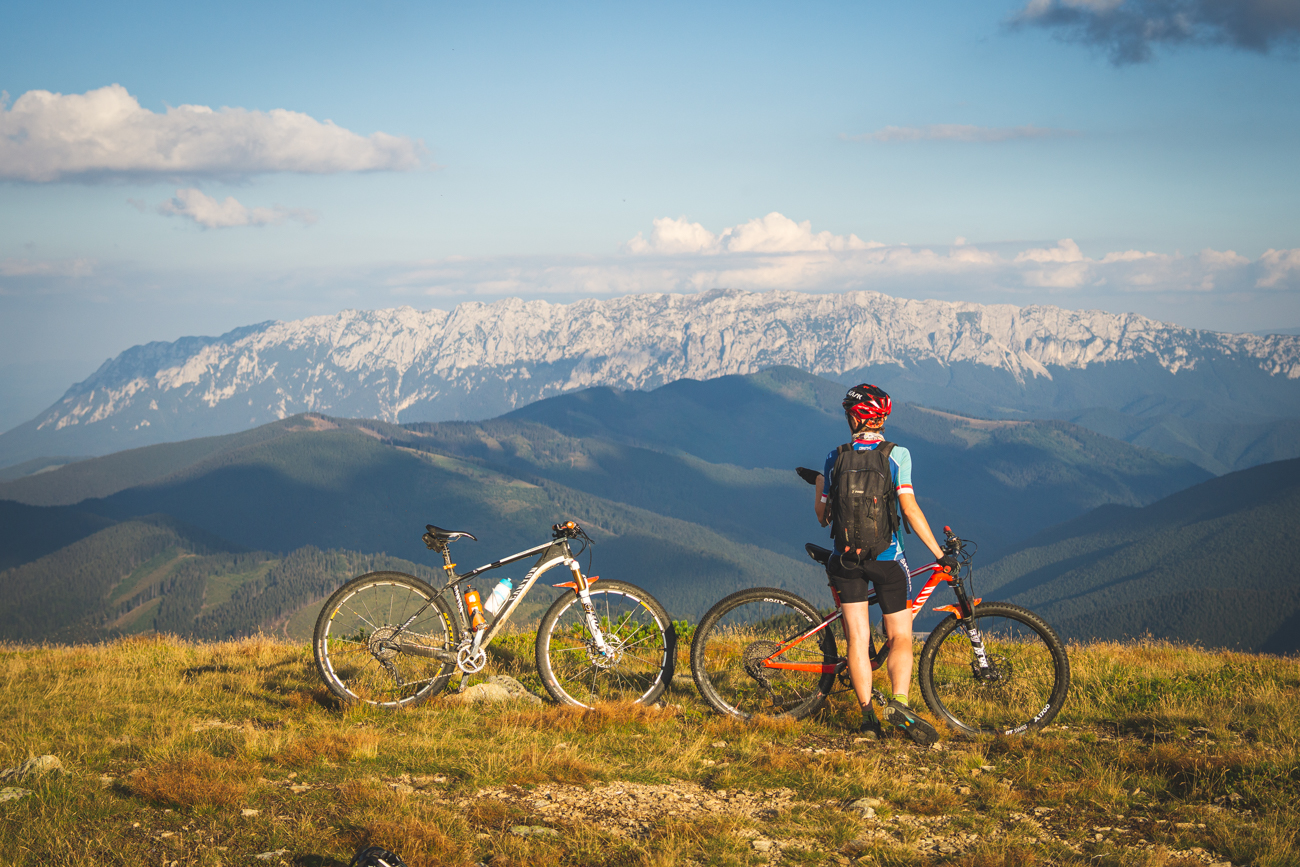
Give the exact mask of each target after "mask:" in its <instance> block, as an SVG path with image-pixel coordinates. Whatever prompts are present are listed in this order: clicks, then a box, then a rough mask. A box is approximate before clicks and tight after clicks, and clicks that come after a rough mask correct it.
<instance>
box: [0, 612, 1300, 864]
mask: <svg viewBox="0 0 1300 867" xmlns="http://www.w3.org/2000/svg"><path fill="white" fill-rule="evenodd" d="M531 646H532V636H531V635H528V634H526V633H521V634H517V635H515V636H510V637H508V640H507V641H506V642H505V643H504V644H503V645H502V646H501V647H500V648H499V649H498V650H497V652H496V653H494V657H495V658H494V661H493V663H492V665H491V666H490V667H489V671H492V670H495V671H496V672H498V673H509V674H512V675H514V676H516V677H518V678H519V679H520V680H521V681H523V682H524V683H525V685H527V686H529V687H530V688H532V689H537V688H538V684H537V683H536V680H535V679H534V675H533V673H532V663H531ZM1071 659H1072V664H1073V669H1074V687H1073V689H1072V693H1071V697H1070V701H1069V702H1068V704H1067V705H1066V707H1065V710H1064V711H1063V713H1062V714H1061V716H1060V717H1059V718H1058V719H1057V720H1056V722H1055V724H1053V726H1051V727H1050V728H1049V730H1047V731H1045V732H1043V733H1041V734H1038V735H1033V736H1029V737H1023V738H1016V739H1010V740H983V741H963V740H958V739H955V738H952V737H948V736H945V738H944V740H942V741H941V744H940V745H939V747H938V748H933V749H930V750H920V749H918V748H916V747H914V746H912V745H911V744H910V743H908V742H905V741H903V740H901V739H899V738H889V739H887V740H886V741H885V742H883V743H881V744H867V743H857V742H855V734H854V732H853V731H852V729H851V727H850V724H851V722H852V721H853V717H854V713H853V712H852V710H851V708H850V707H849V706H848V702H847V701H845V700H844V699H843V697H842V696H841V697H838V698H839V700H838V701H835V700H833V703H832V707H831V709H830V711H829V712H827V713H826V714H824V715H823V716H822V717H821V718H820V719H817V720H812V721H808V722H805V723H800V724H793V725H775V724H766V725H737V724H733V723H730V722H727V721H724V720H722V719H720V718H719V717H717V716H713V715H710V714H707V713H705V712H704V710H703V709H702V707H701V705H700V704H699V701H698V698H697V697H696V696H695V693H694V690H693V688H692V687H691V686H690V684H689V682H684V681H682V680H681V679H679V681H678V682H677V683H675V684H674V687H673V690H672V692H671V693H669V695H668V701H669V706H668V707H666V708H660V709H645V708H637V707H609V708H603V709H600V710H598V711H591V712H576V711H574V710H572V709H567V708H559V707H555V706H552V705H543V706H536V705H530V704H522V703H520V704H511V705H497V706H487V707H485V706H467V705H463V704H460V703H458V702H457V701H455V700H453V699H450V698H449V697H448V696H442V697H439V698H436V699H434V700H433V701H431V702H429V703H428V704H426V705H425V706H424V707H421V708H417V709H414V710H411V711H407V712H401V713H386V712H376V711H373V710H370V709H368V708H347V709H341V708H338V707H337V706H335V704H334V703H333V702H332V701H331V700H330V699H329V698H328V695H327V693H326V692H325V690H324V688H323V686H322V684H321V683H320V681H319V679H318V677H317V675H316V673H315V670H314V667H313V664H312V661H311V657H310V651H309V650H308V648H306V647H304V646H302V645H299V644H291V643H283V642H279V641H275V640H271V639H266V638H255V639H246V640H241V641H230V642H222V643H211V644H205V643H188V642H185V641H182V640H179V639H174V638H166V637H163V638H156V637H151V638H146V637H130V638H125V639H121V640H118V641H115V642H112V643H107V644H98V645H74V646H41V647H36V646H19V645H0V690H2V694H3V696H4V701H2V702H0V767H7V766H13V765H18V764H20V763H21V762H22V761H24V760H25V759H27V758H28V757H29V756H32V755H44V754H53V755H55V756H58V757H59V759H60V760H61V761H62V763H63V765H64V767H65V768H66V769H67V773H66V774H65V775H61V776H48V777H45V778H43V779H41V780H39V781H37V782H24V783H20V784H19V785H22V786H25V787H27V788H29V789H31V790H32V794H30V795H28V796H26V797H23V798H21V799H17V800H9V801H5V802H3V803H0V852H3V853H4V857H3V859H2V860H4V862H5V863H6V864H10V865H14V867H26V865H42V867H44V865H54V864H58V865H64V864H68V865H71V864H78V865H79V864H122V865H146V864H147V865H154V864H164V865H169V867H170V865H176V867H179V865H218V864H221V865H236V864H260V863H269V864H291V865H335V867H341V865H345V864H346V863H347V861H348V858H349V857H350V855H351V853H352V852H353V851H354V850H355V849H356V848H357V847H358V846H360V845H361V844H362V843H363V842H366V841H374V842H376V843H381V844H383V845H386V846H387V847H389V848H391V849H394V850H396V851H398V852H399V853H401V854H402V855H403V856H404V857H405V858H406V860H407V861H408V862H409V863H410V864H411V865H412V867H421V865H467V867H468V865H474V864H480V863H487V864H490V865H492V867H502V865H528V867H546V865H560V864H574V865H577V864H593V865H609V867H619V865H669V864H709V865H715V864H716V865H733V864H734V865H751V864H752V865H759V864H768V863H779V864H849V863H857V864H863V865H874V864H888V865H909V864H939V863H945V864H947V863H950V864H959V865H967V867H977V865H983V867H993V865H1005V867H1009V865H1016V867H1022V865H1034V864H1078V865H1085V864H1087V865H1133V864H1137V865H1150V867H1173V865H1193V864H1210V863H1219V864H1222V863H1224V862H1228V861H1230V862H1231V863H1233V864H1238V865H1240V864H1256V865H1267V867H1281V865H1297V864H1300V854H1297V842H1298V836H1297V835H1298V834H1300V806H1298V805H1300V736H1298V735H1297V732H1300V668H1298V667H1297V664H1296V662H1295V661H1294V660H1288V659H1282V658H1278V657H1266V656H1252V655H1246V654H1239V653H1230V652H1206V651H1201V650H1196V649H1191V648H1187V647H1180V646H1174V645H1169V644H1164V643H1137V644H1093V645H1075V646H1074V647H1072V649H1071ZM679 670H684V669H679ZM3 785H5V786H10V785H14V784H13V783H12V782H5V783H3ZM864 799H874V800H871V801H869V802H868V801H865V800H864ZM868 807H870V810H868V809H867V808H868ZM867 812H873V813H874V815H871V816H867V815H865V813H867ZM521 826H523V827H526V828H528V829H530V830H529V831H527V832H525V834H521V833H518V832H517V830H515V829H519V828H520V827H521ZM539 829H540V830H539ZM268 853H270V854H268ZM258 855H262V856H265V857H264V858H263V860H261V861H258V860H255V859H254V857H253V856H258Z"/></svg>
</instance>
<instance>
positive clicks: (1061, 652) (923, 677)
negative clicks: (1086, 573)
mask: <svg viewBox="0 0 1300 867" xmlns="http://www.w3.org/2000/svg"><path fill="white" fill-rule="evenodd" d="M798 472H799V474H800V476H801V477H802V478H803V479H804V480H805V481H808V482H814V481H815V477H816V475H817V473H816V472H815V471H813V470H809V469H807V468H804V467H800V468H799V470H798ZM943 530H944V537H945V545H944V551H945V552H946V553H949V554H953V555H956V557H957V558H958V566H957V568H956V569H949V568H947V567H944V566H941V565H940V564H939V563H937V562H935V563H930V564H928V565H926V566H922V567H920V568H918V569H912V570H909V573H908V574H909V577H911V578H915V577H919V576H922V575H927V574H928V575H929V580H927V581H926V583H925V585H924V586H923V587H922V588H921V590H920V592H918V593H917V594H916V598H914V599H912V600H911V601H910V603H909V604H910V608H911V611H912V614H913V616H915V615H917V614H919V613H920V612H921V610H922V609H923V608H924V607H925V604H926V602H927V601H928V600H929V598H930V595H931V594H932V593H934V591H935V589H936V588H937V587H938V586H939V585H940V584H943V583H947V584H949V585H950V586H951V587H952V590H953V593H954V594H955V595H956V597H957V601H956V604H950V605H941V606H938V607H937V608H936V610H937V611H944V612H947V613H948V617H946V618H945V619H944V620H943V621H942V622H941V623H939V625H938V626H936V627H935V628H934V630H933V631H931V632H930V634H929V637H928V638H927V639H926V641H925V645H924V647H923V648H922V649H921V655H920V659H919V660H918V664H917V680H918V682H919V684H920V688H921V696H922V698H924V700H925V704H926V706H927V707H929V709H930V711H931V712H932V713H933V714H934V715H935V716H936V717H938V718H939V719H941V720H943V721H944V722H946V723H947V724H948V725H950V726H951V727H953V728H954V729H956V730H957V731H959V732H962V733H965V734H972V735H973V734H980V733H998V734H1004V735H1013V734H1019V733H1022V732H1026V731H1030V730H1033V729H1038V728H1042V727H1043V726H1045V725H1047V724H1048V723H1049V722H1051V720H1052V718H1053V717H1055V716H1056V715H1057V713H1059V712H1060V710H1061V707H1062V706H1063V705H1064V704H1065V698H1066V694H1067V693H1068V691H1069V688H1070V660H1069V658H1068V657H1067V656H1066V653H1065V647H1064V645H1063V644H1062V643H1061V640H1060V638H1058V637H1057V635H1056V632H1055V631H1053V629H1052V627H1051V626H1049V625H1048V624H1047V622H1046V621H1044V620H1043V619H1042V618H1041V617H1039V616H1038V615H1037V614H1034V613H1033V612H1032V611H1029V610H1028V609H1025V608H1022V607H1020V606H1019V605H1012V604H1010V603H1006V602H988V603H986V602H984V601H983V600H982V599H979V598H971V596H970V594H969V593H968V591H967V583H968V582H969V581H970V577H971V559H972V557H973V556H974V554H975V550H977V549H978V546H976V545H975V544H974V543H973V542H968V541H966V540H962V539H959V538H958V537H957V536H955V535H954V534H953V532H952V529H951V528H950V527H944V528H943ZM804 547H805V550H807V552H808V555H809V556H810V557H812V559H813V560H815V561H816V562H818V563H820V564H821V565H822V566H825V565H826V563H827V560H828V559H829V558H830V557H831V555H832V553H833V552H832V551H830V550H829V549H827V548H823V547H821V546H819V545H813V544H811V543H810V544H808V545H805V546H804ZM831 594H832V595H833V597H834V599H835V608H834V610H833V611H832V612H831V613H830V614H828V615H823V614H821V613H820V612H818V610H817V609H816V608H815V607H813V605H812V604H811V603H809V602H807V601H806V600H804V599H803V598H801V597H799V596H797V595H796V594H794V593H791V592H789V591H786V590H778V589H774V588H757V589H751V590H741V591H739V592H737V593H733V594H731V595H730V596H728V597H726V598H725V599H722V600H721V601H719V602H718V603H717V604H716V605H714V606H713V607H712V608H710V609H709V611H708V612H707V613H706V614H705V615H704V617H703V619H701V620H700V624H699V626H698V627H697V628H696V630H695V639H694V640H693V641H692V642H691V674H692V676H693V677H694V679H695V685H696V687H698V689H699V691H700V694H701V695H702V696H703V697H704V700H705V701H706V702H708V704H709V705H710V706H711V707H712V708H713V709H714V710H716V711H717V712H718V713H721V714H724V715H727V716H732V717H736V718H739V719H749V718H751V717H753V716H755V715H758V714H767V715H771V716H776V717H785V718H790V719H803V718H805V717H807V716H810V715H811V714H813V713H816V712H817V711H818V710H820V709H821V708H822V707H823V706H824V705H825V704H826V700H827V697H828V696H829V695H831V694H832V693H833V692H835V691H839V690H851V689H852V683H851V681H850V680H849V674H848V660H847V659H845V658H844V657H842V656H840V655H839V653H838V652H837V650H836V637H835V632H834V630H833V628H832V627H833V625H834V624H835V623H836V621H838V620H839V619H840V618H841V616H842V614H843V612H842V610H841V608H840V597H839V593H838V592H836V590H835V588H834V586H832V587H831ZM867 601H868V602H869V603H870V604H876V594H875V588H874V587H873V588H872V590H871V592H870V594H869V595H868V600H867ZM841 629H842V626H841ZM875 638H876V637H875V635H872V636H870V637H869V639H868V640H869V641H870V645H869V647H870V651H871V668H872V670H873V671H874V670H876V669H878V668H879V667H880V666H881V665H882V664H883V663H884V661H885V658H886V656H887V655H888V650H889V647H888V644H887V643H884V644H882V645H881V647H880V648H877V646H876V640H875ZM837 684H838V690H837ZM872 695H873V698H874V700H875V701H876V702H877V703H878V704H880V705H881V706H884V705H886V704H888V702H889V696H886V695H884V694H883V693H882V692H880V691H879V690H877V689H874V688H873V690H872Z"/></svg>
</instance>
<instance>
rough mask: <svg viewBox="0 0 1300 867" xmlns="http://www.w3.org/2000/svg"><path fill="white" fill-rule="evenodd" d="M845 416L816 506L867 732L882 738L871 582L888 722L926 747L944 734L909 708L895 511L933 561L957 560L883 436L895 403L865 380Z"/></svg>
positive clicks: (904, 587) (906, 587)
mask: <svg viewBox="0 0 1300 867" xmlns="http://www.w3.org/2000/svg"><path fill="white" fill-rule="evenodd" d="M843 406H844V415H845V418H846V419H847V420H848V423H849V430H850V432H851V433H852V440H851V441H850V442H849V443H846V444H844V445H842V446H839V447H838V448H836V449H834V450H832V451H831V453H830V454H829V455H827V456H826V466H825V469H824V470H823V472H822V475H821V477H820V478H819V479H818V484H817V485H816V488H817V491H816V500H815V509H816V512H817V520H818V521H819V522H820V523H821V525H822V526H823V527H825V526H826V525H827V524H830V525H831V535H832V536H833V537H834V538H835V554H834V555H833V556H832V557H831V558H830V561H829V562H828V563H827V566H826V573H827V576H828V577H829V579H830V582H831V586H832V587H834V588H835V589H836V590H837V591H838V592H839V594H840V602H841V604H842V606H843V610H844V633H845V637H846V639H847V641H848V648H847V651H846V654H847V656H848V661H849V675H850V676H851V677H852V679H853V691H854V692H855V693H856V694H857V697H858V701H859V703H860V704H861V705H862V733H863V734H864V735H865V736H867V737H870V738H872V739H873V740H874V739H876V738H879V737H880V736H881V735H882V734H883V731H882V730H881V727H880V721H879V720H878V719H877V718H876V714H875V711H874V710H873V709H872V707H871V681H872V671H871V658H870V645H869V640H870V638H869V637H870V634H871V621H870V617H869V615H868V612H867V591H868V583H871V584H874V585H875V588H876V599H877V601H878V602H879V604H880V610H881V613H882V614H883V615H884V621H885V632H886V634H887V635H888V636H889V639H888V641H889V656H888V659H887V661H886V670H887V671H888V672H889V681H890V684H891V685H892V689H893V694H894V697H893V698H892V699H891V700H890V702H889V704H888V705H887V706H886V707H885V720H886V721H887V722H889V723H890V724H891V725H892V726H894V727H895V728H897V729H899V730H901V731H903V732H906V734H907V735H908V736H909V737H911V739H912V740H913V741H915V742H916V743H918V744H920V745H922V746H928V745H930V744H932V743H934V742H935V741H936V740H937V739H938V737H939V733H938V732H937V731H936V730H935V728H934V726H932V725H930V723H928V722H926V721H925V720H923V719H921V718H920V717H918V716H917V715H916V714H914V713H913V712H912V710H911V708H910V707H908V688H909V686H910V684H911V681H912V612H911V609H910V608H909V607H908V596H909V595H910V592H911V586H910V583H911V582H910V580H909V577H908V574H907V560H906V559H905V558H904V556H903V546H902V544H901V540H900V539H899V535H898V525H899V521H898V512H897V508H898V507H900V506H901V507H902V511H903V516H904V520H906V521H907V522H908V525H909V527H910V528H911V530H912V531H913V532H914V533H915V534H916V536H917V538H919V539H920V540H921V541H922V542H923V543H924V544H925V546H926V547H927V548H929V549H930V552H931V553H932V554H934V556H935V558H936V559H937V560H939V562H940V563H942V564H943V565H945V566H956V564H957V560H956V558H955V557H953V556H951V555H947V554H945V553H944V550H943V549H942V548H941V547H939V543H938V542H937V541H936V540H935V538H934V534H933V533H932V532H930V525H929V524H928V523H927V522H926V520H925V515H924V514H923V513H922V512H921V507H920V506H919V505H917V502H916V496H915V494H914V493H913V491H912V456H911V454H910V453H909V452H908V450H907V449H905V448H903V447H902V446H899V445H894V444H893V443H890V442H888V441H886V440H885V435H884V427H885V420H886V419H887V418H888V417H889V413H890V410H891V409H892V402H891V401H890V399H889V395H888V394H886V393H885V392H884V391H883V390H882V389H880V388H878V387H876V386H874V385H869V384H866V383H863V384H862V385H855V386H854V387H853V388H850V389H849V391H848V394H847V395H845V397H844V403H843Z"/></svg>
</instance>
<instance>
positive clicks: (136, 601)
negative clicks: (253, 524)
mask: <svg viewBox="0 0 1300 867" xmlns="http://www.w3.org/2000/svg"><path fill="white" fill-rule="evenodd" d="M380 569H393V570H397V571H401V572H407V573H410V574H415V575H419V576H420V577H422V578H425V579H426V580H433V581H437V580H438V578H439V575H440V574H441V573H440V571H439V570H435V569H431V568H429V567H427V566H421V565H419V564H416V563H412V562H409V561H406V560H400V559H397V558H393V557H387V556H384V555H382V554H380V555H373V554H360V553H357V552H354V551H321V550H320V549H317V548H313V547H304V548H300V549H298V550H296V551H292V552H290V553H289V554H287V555H275V554H269V553H266V552H264V551H251V552H244V551H238V550H237V549H234V547H233V546H231V545H229V544H228V543H224V542H223V541H222V540H219V539H214V538H212V537H211V536H210V535H208V534H205V533H203V532H202V531H198V530H196V529H195V528H192V527H186V526H184V525H182V524H179V523H177V522H175V521H173V520H171V519H168V518H165V517H162V516H151V517H148V518H143V519H140V520H132V521H126V522H123V523H120V524H115V525H113V526H110V527H107V528H105V529H103V530H100V531H99V532H96V533H94V534H92V535H89V536H87V537H86V538H83V539H81V540H78V541H77V542H75V543H73V544H71V545H68V546H66V547H64V548H61V549H60V550H57V551H55V552H53V553H51V554H48V555H46V556H44V557H41V558H38V559H36V560H34V561H32V562H29V563H26V564H24V565H22V566H19V567H16V568H13V569H8V570H3V571H0V592H3V593H4V595H5V598H6V601H7V604H6V605H5V606H4V607H3V608H2V609H0V641H48V640H55V641H96V640H102V639H105V638H110V637H113V636H116V635H123V634H132V633H140V632H170V633H175V634H178V635H185V636H189V637H194V638H202V639H218V638H226V637H231V636H244V635H252V634H254V633H257V632H259V631H265V632H278V633H280V634H284V635H288V636H290V637H292V638H294V639H295V640H299V641H304V640H307V639H308V638H309V637H310V634H311V628H312V624H314V623H315V619H316V615H317V613H319V609H320V603H321V601H322V600H323V599H324V598H325V597H326V596H328V595H329V594H330V593H332V592H333V591H334V590H335V589H336V588H337V587H339V586H340V585H341V584H343V582H345V581H347V580H348V579H349V578H351V577H353V576H355V575H358V574H362V573H364V572H371V571H376V570H380Z"/></svg>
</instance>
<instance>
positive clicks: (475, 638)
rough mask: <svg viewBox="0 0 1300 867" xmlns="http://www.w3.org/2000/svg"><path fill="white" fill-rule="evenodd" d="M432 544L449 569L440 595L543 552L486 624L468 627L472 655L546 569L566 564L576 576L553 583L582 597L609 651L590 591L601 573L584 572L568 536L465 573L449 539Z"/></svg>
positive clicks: (461, 602) (601, 645)
mask: <svg viewBox="0 0 1300 867" xmlns="http://www.w3.org/2000/svg"><path fill="white" fill-rule="evenodd" d="M430 547H432V548H434V549H435V550H437V551H439V553H441V554H442V559H443V567H442V568H443V570H444V571H445V572H446V573H447V583H445V584H444V585H443V586H442V587H441V588H439V590H438V595H439V596H441V595H442V594H443V593H445V592H447V591H448V590H450V589H451V588H452V587H456V586H457V585H460V584H463V583H465V582H466V581H468V580H470V579H471V578H474V577H476V576H478V575H482V574H483V573H485V572H490V571H492V570H493V569H499V568H500V567H502V566H507V565H509V564H511V563H517V562H519V561H520V560H523V559H526V558H528V557H531V556H533V555H534V554H540V555H541V556H540V557H538V558H537V562H536V563H535V564H534V565H533V568H531V569H529V570H528V574H526V575H525V576H524V580H523V581H522V582H521V583H520V584H519V586H518V587H516V588H515V590H514V592H512V593H511V594H510V597H509V598H508V599H507V600H506V602H505V604H504V605H502V606H501V608H500V609H499V610H498V611H497V613H496V614H495V616H493V618H492V621H491V622H490V623H489V624H488V625H487V626H485V627H484V628H482V629H479V630H477V631H471V630H469V629H468V628H467V629H466V630H465V631H466V632H468V633H470V635H472V641H471V643H470V645H469V654H470V655H471V657H472V656H474V655H476V654H477V653H478V652H479V651H481V650H483V649H484V648H486V647H487V646H488V645H489V644H491V643H492V639H494V638H495V637H496V636H497V634H498V633H499V632H500V631H501V629H502V628H503V627H504V626H505V624H506V621H508V620H509V619H510V615H511V614H513V613H514V611H515V609H516V608H518V607H519V603H520V602H521V601H523V598H524V596H525V595H527V593H528V591H529V590H531V589H532V588H533V585H535V584H536V583H537V581H538V579H539V578H541V577H542V575H543V574H544V573H546V572H548V571H550V570H551V569H553V568H555V567H556V566H566V567H567V568H568V569H569V572H570V573H572V575H573V580H572V581H567V582H564V583H561V584H554V585H552V586H554V587H567V588H570V589H572V590H573V591H574V592H575V593H577V594H578V597H579V599H580V600H581V601H580V604H581V606H582V613H583V618H584V619H585V620H586V622H587V628H588V629H589V630H590V631H591V635H592V637H593V639H594V640H595V643H596V648H597V650H599V651H600V652H601V653H607V652H608V651H609V648H608V646H607V645H606V644H605V637H604V634H603V632H602V630H601V629H600V624H599V623H598V622H596V612H595V609H594V608H593V607H592V604H591V598H590V593H589V588H590V587H591V583H592V582H593V581H597V580H599V577H598V576H596V577H591V578H588V577H586V576H585V575H583V574H582V570H581V568H579V565H578V561H577V559H575V558H574V557H573V552H572V551H570V550H569V541H568V539H556V540H554V541H551V542H547V543H545V544H542V545H535V546H534V547H532V548H529V549H527V550H524V551H520V552H519V553H517V554H511V555H510V556H509V557H504V558H502V559H500V560H495V561H493V562H491V563H487V564H484V565H482V566H479V567H478V568H477V569H471V570H470V571H468V572H466V573H465V574H463V575H457V574H456V564H455V563H453V562H451V550H450V548H449V545H448V543H447V542H435V543H433V544H431V545H430ZM548 555H549V556H548ZM451 595H452V596H453V597H454V598H455V600H456V610H457V611H458V612H459V613H460V619H461V623H462V625H464V626H465V627H468V626H469V624H470V616H469V610H468V609H467V608H466V607H465V598H464V597H463V596H462V595H461V594H460V593H459V592H456V593H453V594H451ZM427 608H428V605H425V606H422V607H421V609H420V610H419V611H417V612H416V613H415V614H413V615H412V616H411V617H410V618H408V619H407V621H406V623H403V624H402V625H401V626H400V627H399V628H398V630H397V631H398V633H401V632H402V631H403V630H405V629H406V627H407V626H409V625H410V624H411V623H414V622H415V620H416V618H417V617H419V616H420V615H421V614H422V613H423V612H424V610H425V609H427Z"/></svg>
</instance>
